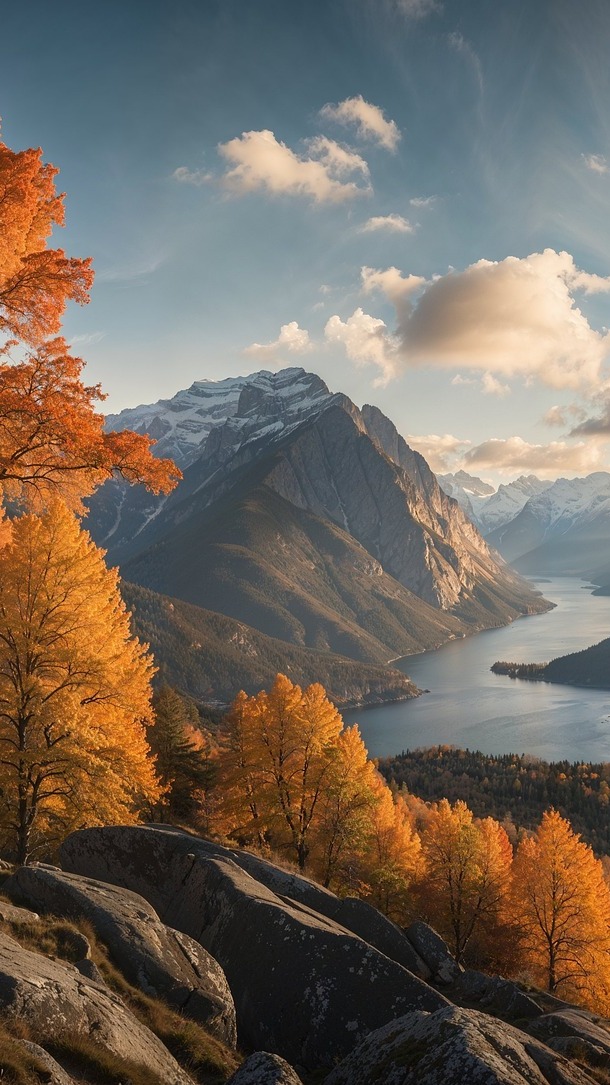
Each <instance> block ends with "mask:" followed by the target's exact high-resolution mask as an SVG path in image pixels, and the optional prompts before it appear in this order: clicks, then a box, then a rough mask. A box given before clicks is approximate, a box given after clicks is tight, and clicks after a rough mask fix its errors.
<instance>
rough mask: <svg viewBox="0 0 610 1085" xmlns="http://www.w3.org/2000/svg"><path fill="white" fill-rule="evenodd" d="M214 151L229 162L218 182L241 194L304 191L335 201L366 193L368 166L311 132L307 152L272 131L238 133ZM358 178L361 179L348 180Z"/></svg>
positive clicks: (298, 193) (314, 197)
mask: <svg viewBox="0 0 610 1085" xmlns="http://www.w3.org/2000/svg"><path fill="white" fill-rule="evenodd" d="M218 151H219V153H220V154H221V155H222V157H223V158H225V159H226V161H227V162H228V163H229V167H230V168H228V169H227V171H226V172H225V173H224V174H223V176H222V178H221V181H222V184H223V185H224V186H225V187H226V188H227V189H229V190H230V191H232V192H234V193H237V194H243V193H246V192H255V191H256V190H258V189H262V190H263V191H267V192H268V193H270V194H271V195H272V196H281V195H290V196H305V197H307V198H309V199H312V200H313V201H314V202H315V203H340V202H342V201H343V200H349V199H353V198H354V197H355V196H363V195H368V194H370V192H371V187H370V185H369V184H368V166H367V163H366V162H365V160H364V159H363V158H362V157H361V156H360V155H359V154H356V153H355V152H354V151H352V150H350V149H349V148H346V147H342V146H341V145H340V144H339V143H335V141H334V140H332V139H326V137H324V136H317V137H316V138H315V139H313V140H311V141H310V143H309V145H308V151H309V154H304V155H300V154H297V153H296V152H295V151H293V150H291V149H290V147H287V146H286V144H285V143H281V142H280V141H279V140H277V139H276V138H275V135H274V134H273V132H270V131H268V130H266V129H265V130H263V131H260V132H243V133H242V135H241V136H237V137H236V138H235V139H230V140H229V141H228V142H227V143H221V144H219V147H218ZM354 174H355V175H357V176H358V177H359V178H362V177H364V179H365V180H366V181H367V183H366V184H358V183H357V181H355V180H348V178H349V177H350V176H352V175H354Z"/></svg>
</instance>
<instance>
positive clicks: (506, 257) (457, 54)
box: [0, 0, 610, 481]
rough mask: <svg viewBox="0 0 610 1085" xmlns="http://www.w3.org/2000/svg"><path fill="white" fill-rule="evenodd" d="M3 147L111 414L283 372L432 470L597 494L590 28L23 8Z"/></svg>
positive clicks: (535, 16) (430, 11) (558, 8)
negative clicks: (220, 382) (410, 449)
mask: <svg viewBox="0 0 610 1085" xmlns="http://www.w3.org/2000/svg"><path fill="white" fill-rule="evenodd" d="M2 24H3V45H4V48H3V61H2V65H1V67H0V114H1V115H2V138H3V140H4V142H5V143H6V144H8V146H10V147H11V148H12V149H13V150H20V149H22V148H25V147H29V146H35V147H36V146H41V147H42V148H43V150H44V154H45V159H46V160H47V161H50V162H53V163H54V164H55V165H56V166H58V167H59V168H60V171H61V172H60V176H59V179H58V184H59V186H60V188H61V189H62V190H63V191H65V192H66V220H67V224H66V227H65V228H64V229H63V230H61V231H57V234H56V235H55V236H54V238H53V244H58V245H61V246H62V247H63V248H65V250H66V251H67V252H68V253H69V254H70V255H74V256H92V257H93V261H94V267H95V270H96V280H95V284H94V287H93V291H92V295H91V301H90V303H89V305H87V306H86V307H82V308H79V307H77V306H71V307H70V309H69V311H68V312H67V314H66V319H65V325H64V334H65V335H66V337H67V338H68V339H70V341H71V342H72V344H73V349H74V351H75V352H76V353H78V354H79V355H81V356H82V357H84V358H85V359H86V360H87V370H86V376H87V379H88V380H89V381H90V382H91V383H94V382H97V381H101V383H102V385H103V387H104V389H105V391H106V392H107V393H108V399H107V401H106V405H105V410H107V411H108V412H116V411H119V410H121V409H122V408H124V407H128V406H135V405H136V404H138V403H143V402H145V403H150V402H154V401H156V400H157V399H159V398H162V397H170V396H172V395H173V394H174V393H175V392H176V391H178V390H179V389H181V388H185V387H188V386H189V385H190V384H191V383H192V382H193V381H195V380H203V379H213V380H217V379H222V378H224V377H227V376H236V375H239V374H245V373H249V372H254V371H256V370H259V369H271V370H278V369H282V368H284V367H285V366H303V367H305V368H306V369H309V370H312V371H314V372H317V373H319V374H320V376H322V377H323V378H324V380H325V381H326V382H327V384H328V385H329V387H330V388H331V390H332V391H342V392H345V393H346V394H347V395H349V396H350V397H351V398H352V399H353V400H354V401H355V402H356V403H357V404H358V405H359V406H361V405H362V404H363V403H365V402H369V403H375V404H377V405H378V406H379V407H380V408H381V409H382V410H383V411H384V412H385V413H386V414H387V415H389V417H390V418H392V420H393V421H394V422H395V423H396V425H397V427H398V429H399V430H400V431H401V433H403V434H404V435H405V436H406V437H407V439H408V440H409V441H410V443H411V444H412V445H413V446H414V447H416V448H418V449H419V450H420V451H422V452H423V453H424V454H425V455H426V456H427V458H428V459H429V461H430V463H431V465H432V466H433V467H434V469H435V470H439V471H454V470H457V469H458V468H462V469H465V470H467V471H469V472H471V473H473V474H475V475H479V476H481V477H483V478H486V479H492V480H495V481H499V480H503V481H506V480H507V479H509V478H513V477H516V476H517V475H519V474H527V473H530V472H532V473H535V474H537V475H539V476H540V477H545V478H555V477H558V476H561V475H563V476H574V475H584V474H588V473H589V472H591V471H595V470H608V469H610V334H609V333H608V327H610V65H609V64H608V60H607V58H608V55H610V4H608V2H607V0H579V2H578V3H576V0H308V2H307V3H296V2H291V0H172V2H169V0H145V2H143V0H100V2H99V3H95V4H93V3H82V0H77V2H76V0H59V2H58V3H57V4H49V3H48V0H29V2H28V3H27V4H22V5H11V6H10V7H7V8H6V10H5V11H4V12H3V17H2Z"/></svg>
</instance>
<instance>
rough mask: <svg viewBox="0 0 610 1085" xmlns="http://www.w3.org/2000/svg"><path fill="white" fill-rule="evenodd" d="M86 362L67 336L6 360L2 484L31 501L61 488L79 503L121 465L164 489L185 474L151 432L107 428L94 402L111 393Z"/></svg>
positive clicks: (0, 385) (0, 421)
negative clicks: (88, 379) (86, 380)
mask: <svg viewBox="0 0 610 1085" xmlns="http://www.w3.org/2000/svg"><path fill="white" fill-rule="evenodd" d="M83 365H84V363H83V362H82V361H81V359H80V358H74V357H72V355H71V354H70V353H69V350H68V347H67V344H66V343H65V341H64V340H63V339H60V338H58V339H53V340H51V341H49V342H47V343H44V344H43V345H42V346H40V347H39V348H38V350H37V351H35V352H34V353H32V354H31V355H30V356H29V357H28V358H27V359H26V360H25V361H23V362H21V363H19V364H17V365H8V364H5V365H0V486H1V487H2V488H3V489H4V491H5V492H6V493H8V494H9V495H10V496H13V497H14V496H17V497H25V498H26V499H28V501H29V503H30V504H32V503H34V504H36V498H38V504H40V503H42V502H43V501H44V500H46V499H48V497H49V493H52V492H57V491H59V492H60V493H61V494H62V495H63V496H64V497H65V498H66V499H67V500H68V501H69V503H71V504H72V505H74V506H76V507H78V503H79V500H80V498H81V497H83V496H86V495H88V494H90V493H92V492H93V490H94V489H95V488H96V487H97V486H99V485H100V483H102V482H103V481H105V479H107V478H109V477H110V476H111V475H112V474H113V472H115V471H118V472H120V473H121V474H122V475H123V476H124V477H125V478H127V479H128V480H129V481H130V482H144V483H146V484H147V485H148V486H149V487H150V488H151V489H153V490H154V491H155V492H156V493H158V492H159V491H167V490H169V489H171V488H172V486H173V485H175V482H176V480H177V479H178V478H179V477H180V472H179V471H178V469H177V468H176V467H174V465H173V464H172V462H171V461H170V460H157V459H155V458H154V457H153V456H152V455H151V452H150V444H151V442H150V441H149V439H148V438H147V437H143V436H141V435H139V434H135V433H129V432H126V433H111V434H106V433H104V428H103V426H104V419H103V416H102V415H100V414H98V413H97V412H96V411H95V407H94V404H95V402H96V401H99V400H101V399H103V398H104V397H103V394H102V392H101V390H100V387H99V385H97V386H93V387H87V386H86V385H84V384H83V382H82V380H81V372H82V369H83Z"/></svg>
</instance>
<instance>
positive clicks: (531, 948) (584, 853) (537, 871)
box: [510, 810, 610, 1013]
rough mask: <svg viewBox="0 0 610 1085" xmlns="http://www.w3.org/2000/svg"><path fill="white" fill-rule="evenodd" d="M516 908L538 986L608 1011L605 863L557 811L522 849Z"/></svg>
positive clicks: (516, 870) (516, 867)
mask: <svg viewBox="0 0 610 1085" xmlns="http://www.w3.org/2000/svg"><path fill="white" fill-rule="evenodd" d="M510 907H511V912H512V916H513V919H514V921H515V922H516V923H517V924H518V926H519V930H520V934H521V938H522V943H523V953H524V962H525V965H526V967H527V968H528V969H529V971H530V972H531V975H532V978H533V979H534V982H536V983H537V984H539V985H540V986H542V987H545V988H546V989H547V990H549V991H551V992H552V993H553V994H556V995H558V996H559V997H560V998H565V999H568V1000H573V1001H576V1002H580V1003H583V1004H584V1005H586V1006H589V1007H590V1008H591V1009H594V1010H597V1011H598V1012H600V1011H601V1012H603V1013H608V1012H609V1010H610V890H609V889H608V886H607V884H606V882H605V880H604V871H603V867H602V864H601V863H600V862H599V860H597V859H596V858H595V856H594V855H593V852H592V851H591V848H589V847H588V845H587V844H585V843H583V841H582V840H581V839H580V837H579V836H578V835H577V834H576V833H574V832H573V830H572V828H571V826H570V823H569V822H568V821H566V820H565V819H564V818H562V817H561V816H560V815H559V814H558V813H557V811H556V810H549V811H547V813H546V814H545V815H544V817H543V819H542V823H541V825H540V826H539V828H538V829H537V831H536V833H535V834H534V836H532V837H528V838H526V839H525V840H523V841H522V842H521V843H520V844H519V846H518V848H517V854H516V856H515V861H514V863H513V871H512V889H511V904H510Z"/></svg>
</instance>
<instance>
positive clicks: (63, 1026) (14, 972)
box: [0, 934, 192, 1085]
mask: <svg viewBox="0 0 610 1085" xmlns="http://www.w3.org/2000/svg"><path fill="white" fill-rule="evenodd" d="M0 1011H1V1012H2V1015H3V1016H4V1018H5V1019H8V1020H19V1021H20V1022H23V1023H25V1024H26V1025H28V1026H29V1027H30V1028H31V1030H32V1032H33V1034H34V1035H36V1036H39V1037H41V1039H42V1038H43V1037H56V1036H59V1035H61V1034H62V1033H63V1032H68V1033H70V1034H71V1035H77V1036H84V1037H87V1038H94V1039H95V1040H96V1041H97V1042H98V1043H99V1044H100V1045H101V1046H102V1047H104V1048H106V1049H107V1050H108V1051H111V1052H112V1053H113V1054H115V1055H117V1056H118V1057H119V1058H122V1059H125V1060H129V1061H131V1062H136V1063H139V1064H140V1065H142V1066H144V1067H147V1068H148V1069H149V1070H150V1071H152V1072H154V1073H155V1074H157V1075H159V1076H160V1077H162V1079H163V1081H164V1082H165V1083H166V1085H192V1081H191V1078H190V1077H189V1076H188V1074H186V1073H185V1071H184V1070H183V1069H182V1068H181V1067H180V1066H179V1065H178V1063H177V1062H176V1060H175V1059H174V1058H173V1057H172V1056H171V1055H170V1053H169V1051H168V1050H167V1049H166V1048H165V1047H164V1045H163V1044H162V1043H161V1041H160V1040H159V1039H157V1037H156V1036H155V1035H154V1034H153V1033H152V1032H151V1031H150V1029H148V1028H146V1027H145V1026H144V1025H142V1024H140V1022H139V1021H137V1020H136V1018H135V1017H134V1016H133V1014H132V1013H131V1012H130V1011H129V1010H128V1009H127V1007H126V1006H125V1004H124V1003H123V1002H122V1000H121V999H120V998H119V997H118V995H115V994H114V993H113V992H111V991H109V990H108V988H107V987H105V986H104V985H102V984H99V983H95V982H94V981H92V980H89V979H87V978H86V977H84V976H83V975H82V974H81V973H80V972H79V971H78V970H77V969H76V968H75V967H74V966H73V965H70V964H66V963H65V962H60V961H52V960H50V959H49V958H48V957H44V956H43V955H42V954H40V953H32V952H30V951H29V950H27V949H24V948H23V947H22V946H20V945H19V943H18V942H16V941H15V940H14V939H12V938H9V937H8V935H5V934H0Z"/></svg>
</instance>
